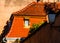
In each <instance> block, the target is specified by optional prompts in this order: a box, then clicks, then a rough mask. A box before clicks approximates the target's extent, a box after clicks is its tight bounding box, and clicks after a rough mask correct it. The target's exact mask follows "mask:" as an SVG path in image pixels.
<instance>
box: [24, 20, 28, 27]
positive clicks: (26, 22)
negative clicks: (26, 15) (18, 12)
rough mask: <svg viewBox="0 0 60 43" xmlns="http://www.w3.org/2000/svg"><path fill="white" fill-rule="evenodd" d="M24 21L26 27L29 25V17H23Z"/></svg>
mask: <svg viewBox="0 0 60 43" xmlns="http://www.w3.org/2000/svg"><path fill="white" fill-rule="evenodd" d="M24 22H25V23H24V25H25V27H28V26H29V19H25V20H24Z"/></svg>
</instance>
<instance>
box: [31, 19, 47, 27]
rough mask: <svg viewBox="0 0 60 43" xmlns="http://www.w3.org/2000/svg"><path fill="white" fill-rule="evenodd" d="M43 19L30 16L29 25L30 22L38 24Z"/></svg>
mask: <svg viewBox="0 0 60 43" xmlns="http://www.w3.org/2000/svg"><path fill="white" fill-rule="evenodd" d="M45 20H46V19H45V18H30V26H32V24H39V23H41V22H44V21H45Z"/></svg>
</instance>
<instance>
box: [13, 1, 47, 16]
mask: <svg viewBox="0 0 60 43" xmlns="http://www.w3.org/2000/svg"><path fill="white" fill-rule="evenodd" d="M12 14H14V15H15V14H16V15H28V16H30V15H32V16H40V15H46V13H45V11H44V3H42V2H40V3H37V2H32V3H30V4H28V5H27V6H26V7H25V8H23V9H22V10H19V11H17V12H14V13H12Z"/></svg>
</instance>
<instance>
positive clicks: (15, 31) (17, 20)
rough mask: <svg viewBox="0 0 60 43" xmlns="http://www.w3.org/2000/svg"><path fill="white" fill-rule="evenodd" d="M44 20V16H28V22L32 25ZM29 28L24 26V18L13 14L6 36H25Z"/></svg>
mask: <svg viewBox="0 0 60 43" xmlns="http://www.w3.org/2000/svg"><path fill="white" fill-rule="evenodd" d="M44 20H45V18H44V19H42V18H29V23H30V26H32V24H33V23H40V22H43V21H44ZM29 30H30V29H29V28H26V27H25V28H24V18H23V17H19V16H17V17H16V16H15V17H14V20H13V23H12V26H11V30H10V32H9V33H8V35H7V36H6V37H27V36H28V33H29Z"/></svg>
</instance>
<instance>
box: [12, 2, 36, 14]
mask: <svg viewBox="0 0 60 43" xmlns="http://www.w3.org/2000/svg"><path fill="white" fill-rule="evenodd" d="M33 4H37V3H36V2H32V3H30V4H28V5H27V6H25V7H24V8H22V9H21V10H18V11H17V12H22V11H24V10H25V9H27V8H29V7H30V6H31V5H33ZM15 13H16V12H13V13H12V14H15Z"/></svg>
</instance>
